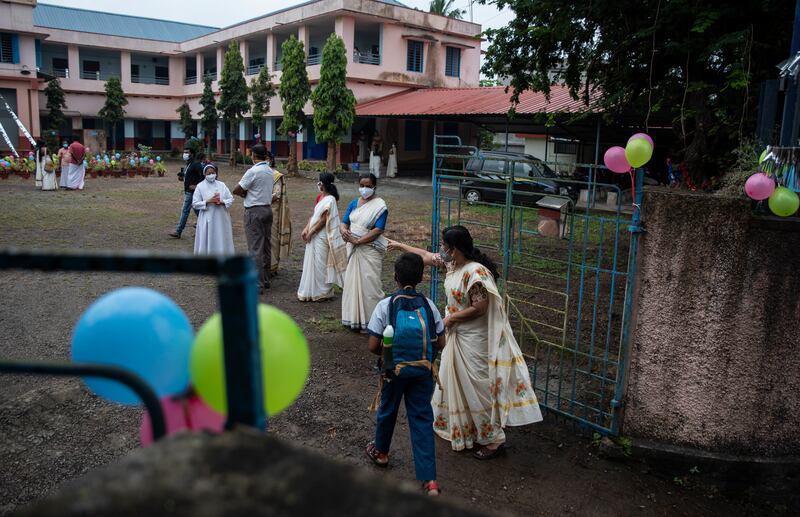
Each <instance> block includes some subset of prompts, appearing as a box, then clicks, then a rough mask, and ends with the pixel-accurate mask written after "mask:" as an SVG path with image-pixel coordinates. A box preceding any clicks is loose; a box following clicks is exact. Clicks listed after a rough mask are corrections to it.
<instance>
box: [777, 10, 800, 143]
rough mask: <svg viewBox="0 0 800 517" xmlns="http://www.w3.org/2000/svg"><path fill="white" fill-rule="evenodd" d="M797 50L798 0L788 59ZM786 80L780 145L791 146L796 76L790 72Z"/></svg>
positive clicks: (799, 29) (794, 132)
mask: <svg viewBox="0 0 800 517" xmlns="http://www.w3.org/2000/svg"><path fill="white" fill-rule="evenodd" d="M798 52H800V0H797V2H796V3H795V8H794V30H793V32H792V48H791V51H790V53H789V59H790V60H791V59H794V56H796V55H797V53H798ZM786 81H787V84H786V94H785V95H784V98H783V117H782V121H781V147H791V146H794V145H796V144H797V108H798V105H797V78H796V77H795V76H794V75H793V74H792V75H790V76H788V77H787V78H786Z"/></svg>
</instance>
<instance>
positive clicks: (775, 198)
mask: <svg viewBox="0 0 800 517" xmlns="http://www.w3.org/2000/svg"><path fill="white" fill-rule="evenodd" d="M798 208H800V197H797V194H795V193H794V192H792V191H791V190H789V189H788V188H786V187H778V188H776V189H775V192H773V193H772V195H771V196H770V197H769V209H770V210H772V213H773V214H775V215H778V216H780V217H789V216H790V215H792V214H794V213H795V212H797V209H798Z"/></svg>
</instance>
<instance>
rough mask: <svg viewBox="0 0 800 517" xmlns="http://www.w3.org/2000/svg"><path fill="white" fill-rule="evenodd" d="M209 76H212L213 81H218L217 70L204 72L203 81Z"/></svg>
mask: <svg viewBox="0 0 800 517" xmlns="http://www.w3.org/2000/svg"><path fill="white" fill-rule="evenodd" d="M207 78H210V79H211V80H212V81H216V80H217V73H216V72H209V73H207V74H203V81H205V80H206V79H207Z"/></svg>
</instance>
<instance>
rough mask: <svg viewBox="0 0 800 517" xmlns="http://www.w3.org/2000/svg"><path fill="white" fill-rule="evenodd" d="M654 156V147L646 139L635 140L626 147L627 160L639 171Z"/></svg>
mask: <svg viewBox="0 0 800 517" xmlns="http://www.w3.org/2000/svg"><path fill="white" fill-rule="evenodd" d="M652 156H653V146H652V145H650V142H648V141H647V140H645V139H644V138H635V139H633V140H630V141H629V142H628V145H627V146H625V158H627V159H628V163H630V164H631V167H633V168H634V169H638V168H639V167H641V166H642V165H644V164H645V163H647V162H649V161H650V158H651V157H652Z"/></svg>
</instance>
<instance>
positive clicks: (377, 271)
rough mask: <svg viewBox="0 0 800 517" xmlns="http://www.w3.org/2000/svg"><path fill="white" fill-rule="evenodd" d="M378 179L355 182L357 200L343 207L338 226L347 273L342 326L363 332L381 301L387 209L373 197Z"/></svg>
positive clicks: (368, 178)
mask: <svg viewBox="0 0 800 517" xmlns="http://www.w3.org/2000/svg"><path fill="white" fill-rule="evenodd" d="M377 186H378V179H377V178H376V177H375V175H373V174H369V175H366V176H362V177H361V180H360V181H359V189H358V192H359V194H360V197H359V198H357V199H354V200H353V201H352V202H351V203H350V205H349V206H348V207H347V212H345V214H344V218H343V219H342V225H341V233H342V238H343V239H344V241H345V242H346V243H347V260H348V261H347V272H345V275H344V291H343V292H342V325H344V326H345V327H349V328H350V329H352V330H358V331H361V332H364V333H366V331H367V325H368V324H369V319H370V317H371V316H372V311H373V310H375V306H376V305H377V304H378V302H379V301H381V300H382V299H383V298H385V295H384V293H383V287H382V280H381V273H382V271H383V257H384V255H386V238H385V237H384V236H383V231H384V230H385V229H386V219H387V217H388V208H387V207H386V202H384V200H383V199H381V198H379V197H377V196H376V195H375V188H376V187H377Z"/></svg>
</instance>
